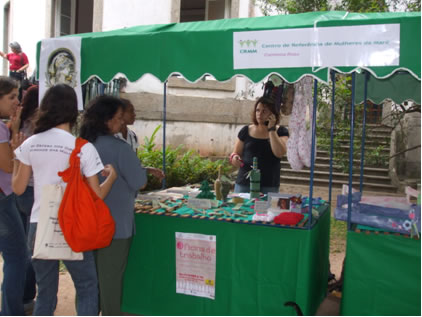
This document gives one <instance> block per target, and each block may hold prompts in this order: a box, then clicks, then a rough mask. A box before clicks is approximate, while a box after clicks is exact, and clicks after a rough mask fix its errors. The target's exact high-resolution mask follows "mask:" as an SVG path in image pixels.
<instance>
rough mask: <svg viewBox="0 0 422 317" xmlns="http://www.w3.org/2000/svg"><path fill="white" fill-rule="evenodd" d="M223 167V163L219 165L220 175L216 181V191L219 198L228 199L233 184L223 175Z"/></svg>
mask: <svg viewBox="0 0 422 317" xmlns="http://www.w3.org/2000/svg"><path fill="white" fill-rule="evenodd" d="M222 168H223V167H222V166H221V165H219V166H218V177H217V179H216V180H215V182H214V191H215V196H216V199H217V200H222V201H226V199H227V195H228V194H229V192H230V189H231V186H232V184H231V182H230V180H229V179H228V178H227V177H226V176H224V175H222V173H221V171H222Z"/></svg>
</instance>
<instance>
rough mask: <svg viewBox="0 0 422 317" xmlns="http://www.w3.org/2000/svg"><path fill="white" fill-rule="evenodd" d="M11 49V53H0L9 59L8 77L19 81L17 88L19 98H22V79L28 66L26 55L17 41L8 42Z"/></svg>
mask: <svg viewBox="0 0 422 317" xmlns="http://www.w3.org/2000/svg"><path fill="white" fill-rule="evenodd" d="M9 46H10V48H11V49H12V53H9V54H6V53H3V52H1V51H0V55H1V56H2V57H3V58H5V59H7V60H8V61H9V77H11V78H13V79H15V80H16V81H18V82H19V83H20V86H21V87H20V88H19V100H21V99H22V80H23V78H24V74H25V72H26V69H27V68H28V67H29V61H28V57H27V56H26V54H25V53H24V52H22V48H21V46H20V44H19V43H18V42H12V43H10V44H9Z"/></svg>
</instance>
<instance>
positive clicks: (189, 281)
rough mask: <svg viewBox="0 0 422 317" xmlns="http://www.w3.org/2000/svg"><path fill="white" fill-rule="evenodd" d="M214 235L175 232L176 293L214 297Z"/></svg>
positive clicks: (215, 251) (215, 239)
mask: <svg viewBox="0 0 422 317" xmlns="http://www.w3.org/2000/svg"><path fill="white" fill-rule="evenodd" d="M216 241H217V238H216V236H211V235H204V234H197V233H183V232H176V293H179V294H186V295H193V296H199V297H205V298H210V299H215V265H216V253H217V250H216Z"/></svg>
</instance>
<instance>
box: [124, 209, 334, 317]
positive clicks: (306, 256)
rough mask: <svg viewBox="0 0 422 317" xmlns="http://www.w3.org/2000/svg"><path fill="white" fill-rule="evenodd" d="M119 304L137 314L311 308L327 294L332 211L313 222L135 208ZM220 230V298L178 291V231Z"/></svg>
mask: <svg viewBox="0 0 422 317" xmlns="http://www.w3.org/2000/svg"><path fill="white" fill-rule="evenodd" d="M135 221H136V228H137V229H136V235H135V236H134V238H133V242H132V247H131V250H130V254H129V259H128V265H127V269H126V272H125V279H124V286H123V299H122V311H124V312H127V313H132V314H140V315H295V314H296V313H295V311H294V309H293V308H292V307H285V306H284V303H285V302H287V301H294V302H296V303H297V304H298V305H299V306H300V307H301V309H302V311H303V313H304V314H306V315H312V314H314V313H315V312H316V310H317V308H318V306H319V304H320V303H321V301H322V300H323V299H324V297H325V296H326V289H327V275H328V252H329V248H328V245H329V228H330V212H329V208H327V210H326V212H324V213H323V214H322V215H321V216H320V218H319V219H318V222H317V223H315V225H314V226H313V227H312V228H311V229H304V228H302V229H298V228H281V227H279V226H267V225H259V224H250V223H234V222H231V221H230V222H229V221H226V220H221V221H218V220H209V219H193V218H191V217H190V218H183V217H180V216H177V217H175V216H170V215H163V214H162V215H158V214H148V213H146V214H136V215H135ZM176 232H184V233H199V234H207V235H215V236H216V239H217V242H216V248H217V251H216V280H215V299H214V300H212V299H208V298H203V297H196V296H190V295H184V294H178V293H176V264H175V257H176V255H175V254H176V248H175V247H176V243H175V240H176V239H175V233H176Z"/></svg>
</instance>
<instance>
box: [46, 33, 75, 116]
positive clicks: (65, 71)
mask: <svg viewBox="0 0 422 317" xmlns="http://www.w3.org/2000/svg"><path fill="white" fill-rule="evenodd" d="M40 56H41V57H40V64H39V67H40V71H39V100H40V102H41V99H42V97H43V96H44V93H45V91H46V90H47V89H48V88H50V87H52V86H54V85H57V84H66V85H69V86H70V87H72V88H73V89H75V92H76V95H77V98H78V110H83V101H82V86H81V38H80V37H72V38H50V39H45V40H42V42H41V51H40Z"/></svg>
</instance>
